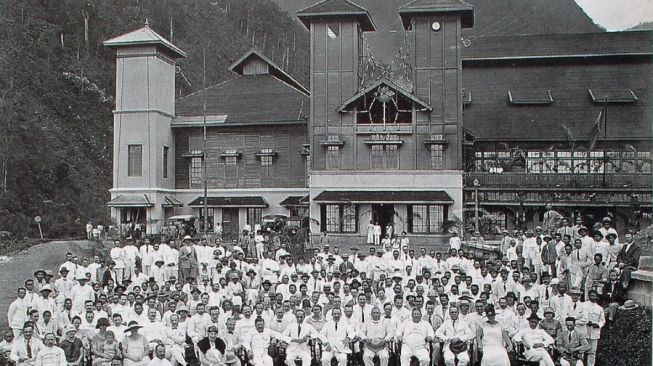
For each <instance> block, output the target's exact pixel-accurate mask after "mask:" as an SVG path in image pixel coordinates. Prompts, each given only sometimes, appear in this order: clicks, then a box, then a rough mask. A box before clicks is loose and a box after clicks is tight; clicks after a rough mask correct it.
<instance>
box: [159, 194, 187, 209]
mask: <svg viewBox="0 0 653 366" xmlns="http://www.w3.org/2000/svg"><path fill="white" fill-rule="evenodd" d="M183 206H184V203H183V202H181V201H180V200H178V199H176V198H174V197H171V196H164V197H163V203H161V207H163V208H170V207H183Z"/></svg>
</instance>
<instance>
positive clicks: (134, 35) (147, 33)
mask: <svg viewBox="0 0 653 366" xmlns="http://www.w3.org/2000/svg"><path fill="white" fill-rule="evenodd" d="M102 45H103V46H104V47H109V48H117V47H128V46H140V45H158V46H161V47H163V48H164V49H166V50H168V51H169V52H171V53H172V54H173V55H174V56H177V57H186V52H184V51H182V50H181V49H180V48H178V47H177V46H175V45H174V44H172V42H170V41H168V40H167V39H165V38H163V37H162V36H161V35H160V34H158V33H157V32H155V31H153V30H152V29H151V28H150V26H149V24H148V23H147V22H146V23H145V26H144V27H143V28H139V29H136V30H134V31H131V32H129V33H125V34H123V35H120V36H117V37H114V38H111V39H109V40H106V41H104V42H102Z"/></svg>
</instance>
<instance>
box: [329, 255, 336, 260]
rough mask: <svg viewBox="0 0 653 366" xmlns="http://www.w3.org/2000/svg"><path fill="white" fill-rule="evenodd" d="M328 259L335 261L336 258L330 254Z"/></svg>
mask: <svg viewBox="0 0 653 366" xmlns="http://www.w3.org/2000/svg"><path fill="white" fill-rule="evenodd" d="M327 260H328V261H335V260H336V259H335V258H334V257H332V256H329V257H328V258H327Z"/></svg>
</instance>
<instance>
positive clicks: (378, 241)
mask: <svg viewBox="0 0 653 366" xmlns="http://www.w3.org/2000/svg"><path fill="white" fill-rule="evenodd" d="M379 244H381V225H379V223H378V222H376V223H375V224H374V245H379Z"/></svg>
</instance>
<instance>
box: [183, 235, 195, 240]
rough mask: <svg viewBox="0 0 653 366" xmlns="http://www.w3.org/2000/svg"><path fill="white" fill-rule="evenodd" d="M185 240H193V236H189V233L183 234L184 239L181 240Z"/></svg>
mask: <svg viewBox="0 0 653 366" xmlns="http://www.w3.org/2000/svg"><path fill="white" fill-rule="evenodd" d="M186 240H193V238H191V237H190V235H186V236H184V239H183V240H182V241H186Z"/></svg>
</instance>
